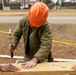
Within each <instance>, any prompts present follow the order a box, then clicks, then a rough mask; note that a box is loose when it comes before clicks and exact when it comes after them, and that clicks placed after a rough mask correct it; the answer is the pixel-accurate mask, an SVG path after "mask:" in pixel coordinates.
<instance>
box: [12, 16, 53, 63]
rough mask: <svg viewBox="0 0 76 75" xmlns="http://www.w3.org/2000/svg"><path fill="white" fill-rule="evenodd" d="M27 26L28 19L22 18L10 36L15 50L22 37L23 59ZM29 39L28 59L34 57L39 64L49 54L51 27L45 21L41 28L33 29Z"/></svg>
mask: <svg viewBox="0 0 76 75" xmlns="http://www.w3.org/2000/svg"><path fill="white" fill-rule="evenodd" d="M29 25H30V23H29V21H28V17H27V16H26V17H23V18H22V19H21V20H20V21H19V23H18V25H17V27H16V29H15V31H14V33H13V34H12V45H13V46H14V47H15V48H16V47H17V45H18V42H19V40H20V38H21V36H23V42H24V50H25V51H24V52H25V57H26V56H27V55H26V43H27V36H28V26H29ZM30 26H31V25H30ZM29 39H30V41H29V44H30V54H29V56H28V57H30V58H31V59H32V58H33V57H35V58H37V59H38V61H39V62H42V61H44V60H45V59H46V58H47V57H48V54H49V53H50V50H51V46H52V30H51V26H50V25H49V24H48V22H47V21H46V22H45V23H44V24H43V25H42V26H41V27H39V28H34V29H33V30H32V32H31V34H30V37H29Z"/></svg>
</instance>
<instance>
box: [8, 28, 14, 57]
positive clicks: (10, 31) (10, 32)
mask: <svg viewBox="0 0 76 75" xmlns="http://www.w3.org/2000/svg"><path fill="white" fill-rule="evenodd" d="M11 34H12V30H11V29H9V36H10V42H11V45H12V41H11ZM11 58H13V52H11Z"/></svg>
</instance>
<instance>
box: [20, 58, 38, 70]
mask: <svg viewBox="0 0 76 75" xmlns="http://www.w3.org/2000/svg"><path fill="white" fill-rule="evenodd" d="M37 62H38V60H37V59H36V58H33V59H32V60H31V61H27V62H25V63H24V64H21V65H22V68H25V69H26V68H27V69H29V68H34V67H35V66H36V64H37Z"/></svg>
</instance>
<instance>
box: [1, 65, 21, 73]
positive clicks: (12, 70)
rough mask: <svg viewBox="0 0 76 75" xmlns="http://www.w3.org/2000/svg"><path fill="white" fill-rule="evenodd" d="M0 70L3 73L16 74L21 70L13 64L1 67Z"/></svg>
mask: <svg viewBox="0 0 76 75" xmlns="http://www.w3.org/2000/svg"><path fill="white" fill-rule="evenodd" d="M0 69H1V71H2V72H8V71H10V72H15V71H19V70H20V69H19V68H17V67H15V66H13V65H12V64H6V65H3V66H0Z"/></svg>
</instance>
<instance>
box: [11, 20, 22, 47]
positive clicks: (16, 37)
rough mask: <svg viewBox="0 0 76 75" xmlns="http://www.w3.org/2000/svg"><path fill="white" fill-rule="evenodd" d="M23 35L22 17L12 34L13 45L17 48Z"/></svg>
mask: <svg viewBox="0 0 76 75" xmlns="http://www.w3.org/2000/svg"><path fill="white" fill-rule="evenodd" d="M21 36H22V19H21V20H20V21H19V23H18V25H17V27H16V29H15V30H14V32H13V34H12V45H13V46H14V47H15V48H16V47H17V45H18V42H19V40H20V38H21Z"/></svg>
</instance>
